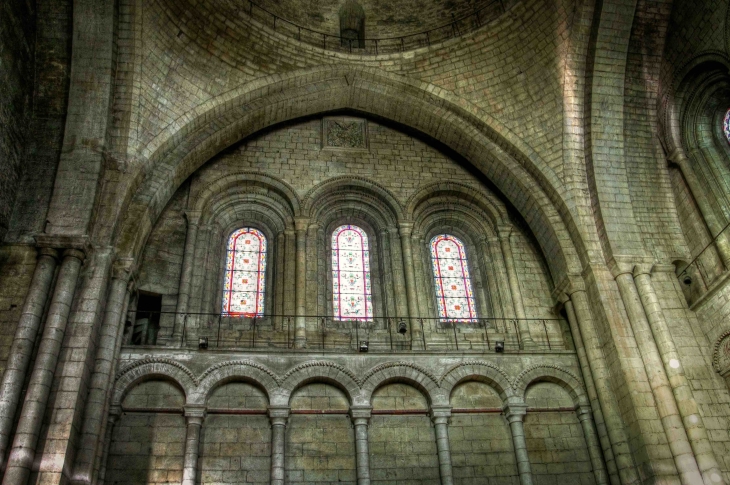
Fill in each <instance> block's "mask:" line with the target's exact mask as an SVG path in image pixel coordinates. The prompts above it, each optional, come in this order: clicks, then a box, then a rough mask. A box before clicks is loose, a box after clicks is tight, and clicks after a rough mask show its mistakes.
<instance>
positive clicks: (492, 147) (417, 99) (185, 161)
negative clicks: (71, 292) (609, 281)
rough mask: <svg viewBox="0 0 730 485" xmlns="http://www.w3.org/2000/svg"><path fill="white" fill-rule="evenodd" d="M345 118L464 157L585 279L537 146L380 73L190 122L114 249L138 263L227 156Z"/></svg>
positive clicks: (120, 229) (244, 94) (260, 92)
mask: <svg viewBox="0 0 730 485" xmlns="http://www.w3.org/2000/svg"><path fill="white" fill-rule="evenodd" d="M325 91H326V93H327V95H326V96H324V95H323V94H324V92H325ZM272 93H275V94H272ZM211 106H213V107H211ZM338 109H355V110H359V111H363V112H365V113H369V114H373V115H376V116H381V117H384V118H387V119H390V120H392V121H395V122H397V123H400V124H404V125H407V126H410V127H411V128H414V129H416V130H419V131H421V132H423V133H425V134H427V135H429V136H431V137H433V138H435V139H437V140H440V141H441V142H443V143H445V144H446V145H447V146H449V147H451V148H452V149H454V150H455V151H457V152H458V153H460V154H461V155H462V156H463V157H464V158H466V159H468V160H470V161H471V162H472V163H474V164H475V166H477V168H479V169H480V170H481V171H482V173H484V174H485V175H486V176H487V177H488V178H489V179H490V180H491V181H492V182H494V183H495V185H496V186H497V187H498V188H499V189H500V190H501V191H502V192H503V193H504V194H505V196H506V197H507V198H508V199H510V200H511V201H512V202H513V204H514V205H515V207H516V208H517V209H518V210H519V211H520V212H521V213H522V214H523V217H524V218H525V220H526V221H527V223H528V224H529V225H530V226H531V227H532V230H533V232H534V233H535V234H536V235H537V236H538V240H539V242H540V245H541V246H542V250H543V252H544V254H545V255H546V259H547V260H548V261H550V262H551V265H552V266H551V271H552V273H553V277H554V278H556V277H560V276H561V275H564V274H567V273H572V272H579V271H580V261H579V255H587V254H588V252H587V251H585V250H584V249H582V244H583V242H582V240H580V238H579V237H578V236H576V237H577V239H576V240H572V239H571V235H577V234H579V233H580V232H579V231H578V230H577V228H576V227H575V224H574V221H573V219H572V216H571V215H570V212H569V210H568V208H567V205H566V204H565V202H564V200H563V199H562V197H561V196H560V194H559V193H558V190H557V189H556V187H559V186H560V183H559V179H558V178H557V176H556V175H555V174H554V173H553V171H552V170H551V169H550V167H549V166H548V165H547V164H546V163H545V162H544V161H543V160H542V159H540V157H539V156H538V155H537V154H536V153H535V152H534V151H533V150H532V149H530V147H529V146H528V145H526V144H525V143H524V142H522V141H521V140H520V139H519V138H518V137H516V136H515V135H514V134H513V133H511V132H510V131H509V130H508V129H506V128H505V127H504V126H501V125H500V124H499V123H498V122H496V120H494V119H493V118H491V117H490V116H489V115H488V114H486V113H484V112H482V111H480V110H479V109H477V108H476V107H474V106H472V105H468V104H465V103H463V101H462V102H459V103H457V99H456V98H455V97H453V96H452V95H450V94H449V93H447V92H445V91H443V90H439V89H438V88H436V87H434V86H430V85H428V84H426V83H421V82H419V81H414V80H409V79H407V78H403V77H401V76H397V75H394V74H387V73H384V72H382V71H379V70H377V69H369V68H358V69H352V68H348V67H344V66H343V67H331V66H327V67H318V68H312V69H306V70H302V71H297V72H294V73H290V74H287V75H277V76H270V77H267V78H263V79H260V80H258V81H254V82H252V83H249V84H247V85H246V86H244V87H242V88H240V89H238V90H234V91H232V92H229V93H226V94H225V95H222V96H221V97H220V99H216V100H214V101H213V102H211V103H207V104H206V105H205V107H200V108H198V109H196V110H193V111H192V112H191V113H188V114H186V117H185V118H186V120H189V121H187V122H185V123H182V122H181V124H180V126H179V129H178V130H177V131H176V132H174V133H168V132H165V133H162V134H160V135H158V137H157V138H155V139H154V140H153V141H152V142H151V143H150V144H149V145H148V146H147V147H146V148H145V149H144V150H143V152H142V153H141V154H140V156H141V157H142V159H143V163H142V166H143V167H144V168H143V170H144V173H141V174H140V175H139V176H138V177H137V178H136V180H138V181H139V183H138V184H135V185H133V186H132V187H131V188H130V192H129V205H128V207H126V208H125V211H124V213H123V214H122V215H121V216H120V218H119V220H118V225H117V226H116V234H115V235H114V237H113V239H114V240H115V244H116V245H117V247H118V248H119V249H120V252H121V253H122V254H124V255H127V256H132V257H133V256H135V255H136V254H138V253H139V251H140V249H141V246H142V244H141V243H142V242H143V241H144V240H145V237H146V234H147V233H148V232H149V230H150V229H151V226H152V225H153V222H154V221H155V220H156V219H157V217H158V215H159V214H160V212H161V211H162V209H163V208H164V206H165V205H166V204H167V201H168V200H169V199H170V197H171V196H172V194H173V193H174V191H175V190H176V189H177V187H178V186H179V185H180V184H181V183H182V181H184V180H185V179H186V178H187V177H188V176H189V175H190V174H191V173H193V172H194V171H195V170H197V168H199V167H200V166H201V165H202V163H204V162H205V161H207V160H208V159H209V158H211V157H212V156H213V155H215V154H216V153H218V152H219V151H220V150H222V149H223V148H225V147H227V146H229V145H231V144H233V143H235V142H236V141H238V140H241V139H242V138H245V137H246V136H248V135H250V134H252V133H254V132H256V131H259V130H261V129H263V128H266V127H268V126H271V125H273V124H276V123H279V122H282V121H287V120H291V119H295V118H299V117H303V116H308V115H312V114H317V113H323V112H328V111H332V110H338ZM211 120H216V122H215V123H212V122H211ZM181 121H182V120H181ZM570 241H573V244H575V246H578V247H579V248H580V249H578V250H576V248H575V246H573V245H571V244H570Z"/></svg>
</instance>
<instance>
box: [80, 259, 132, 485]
mask: <svg viewBox="0 0 730 485" xmlns="http://www.w3.org/2000/svg"><path fill="white" fill-rule="evenodd" d="M131 263H132V261H131V260H127V261H125V262H124V263H123V264H120V265H117V267H116V268H115V269H114V275H113V276H112V282H111V284H110V285H109V291H108V296H107V302H106V308H105V310H104V319H103V322H102V326H101V329H100V330H101V339H100V341H99V346H98V350H97V355H96V363H95V366H94V373H93V374H92V377H91V383H90V385H89V394H88V396H87V398H86V406H85V408H86V412H85V413H84V419H83V424H82V429H81V440H80V442H79V449H78V453H77V456H76V462H75V466H74V471H73V475H72V479H71V481H72V483H73V484H79V485H81V484H85V483H91V482H92V475H93V472H94V460H95V458H96V456H97V446H99V442H100V437H101V436H103V435H101V432H102V424H103V419H104V414H105V413H104V411H105V410H106V405H107V398H108V397H109V392H108V391H109V388H110V387H111V385H112V381H113V378H112V371H113V367H114V363H115V360H114V359H115V357H116V349H117V341H118V339H120V338H121V335H120V333H121V332H120V329H123V328H124V323H123V322H124V320H123V317H124V314H123V310H124V306H125V300H126V298H125V297H126V296H127V283H128V282H129V277H130V274H131Z"/></svg>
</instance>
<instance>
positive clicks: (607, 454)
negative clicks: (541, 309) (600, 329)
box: [562, 295, 618, 480]
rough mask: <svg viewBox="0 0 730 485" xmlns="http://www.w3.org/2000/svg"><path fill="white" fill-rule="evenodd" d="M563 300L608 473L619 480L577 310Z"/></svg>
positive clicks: (567, 300) (570, 303)
mask: <svg viewBox="0 0 730 485" xmlns="http://www.w3.org/2000/svg"><path fill="white" fill-rule="evenodd" d="M563 296H564V299H563V300H562V301H563V303H564V304H565V313H567V314H568V324H569V325H570V333H571V336H572V337H573V343H575V353H576V354H577V356H578V362H579V363H580V367H581V371H582V374H583V382H584V383H585V386H586V392H587V393H588V399H590V402H591V403H592V404H593V409H592V411H593V416H594V417H595V425H596V428H597V429H598V438H599V440H600V443H601V448H602V450H603V456H604V458H605V464H606V468H607V469H608V473H609V475H610V476H611V477H613V479H614V480H617V479H618V469H617V468H616V458H615V457H614V455H613V449H612V448H611V441H610V439H609V435H608V429H607V428H606V423H605V421H604V417H603V410H602V409H601V402H600V401H599V399H598V393H597V392H596V384H595V381H594V380H593V372H592V371H591V366H590V362H589V360H588V356H587V354H586V349H585V343H584V342H583V336H582V333H581V330H580V327H579V326H578V319H577V318H576V316H575V310H574V309H573V302H572V301H571V300H570V299H568V296H567V295H563Z"/></svg>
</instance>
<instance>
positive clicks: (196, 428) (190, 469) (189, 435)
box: [182, 406, 205, 485]
mask: <svg viewBox="0 0 730 485" xmlns="http://www.w3.org/2000/svg"><path fill="white" fill-rule="evenodd" d="M203 421H205V408H204V407H199V406H185V425H186V431H185V455H184V458H183V478H182V485H195V478H196V476H197V474H198V453H199V450H200V429H201V428H202V427H203Z"/></svg>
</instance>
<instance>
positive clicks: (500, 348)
mask: <svg viewBox="0 0 730 485" xmlns="http://www.w3.org/2000/svg"><path fill="white" fill-rule="evenodd" d="M494 351H495V352H497V353H499V354H501V353H502V352H504V340H497V341H496V342H494Z"/></svg>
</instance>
